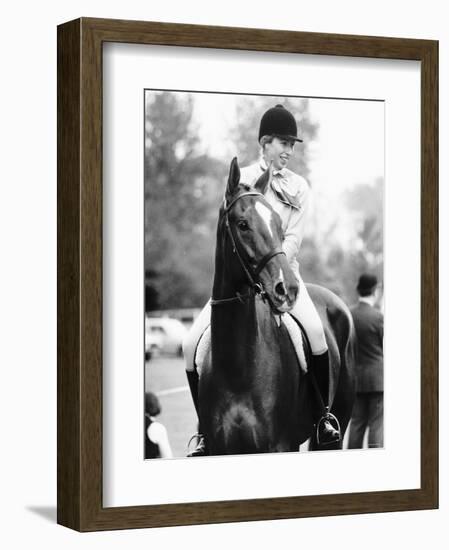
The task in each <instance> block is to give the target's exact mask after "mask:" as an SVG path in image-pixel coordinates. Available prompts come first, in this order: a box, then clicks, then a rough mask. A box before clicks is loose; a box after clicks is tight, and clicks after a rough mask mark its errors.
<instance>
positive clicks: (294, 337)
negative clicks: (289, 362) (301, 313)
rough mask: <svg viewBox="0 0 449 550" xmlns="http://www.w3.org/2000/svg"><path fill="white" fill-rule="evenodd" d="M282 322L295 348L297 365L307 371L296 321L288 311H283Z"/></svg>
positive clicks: (302, 343) (300, 335)
mask: <svg viewBox="0 0 449 550" xmlns="http://www.w3.org/2000/svg"><path fill="white" fill-rule="evenodd" d="M282 322H283V323H284V325H285V327H286V329H287V330H288V333H289V335H290V339H291V341H292V344H293V347H294V348H295V351H296V355H297V357H298V361H299V366H300V367H301V370H302V371H303V372H304V373H306V372H307V359H306V354H305V351H304V342H303V339H302V333H301V329H300V328H299V325H298V323H297V322H296V321H295V320H294V319H293V317H292V316H291V315H290V314H289V313H284V314H283V315H282Z"/></svg>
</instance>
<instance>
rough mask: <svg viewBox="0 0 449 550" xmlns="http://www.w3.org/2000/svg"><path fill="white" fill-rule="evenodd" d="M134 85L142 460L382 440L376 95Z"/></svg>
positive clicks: (380, 138) (358, 445)
mask: <svg viewBox="0 0 449 550" xmlns="http://www.w3.org/2000/svg"><path fill="white" fill-rule="evenodd" d="M144 102H145V109H144V112H145V121H144V132H145V134H144V147H145V151H144V163H145V166H144V179H145V181H144V193H145V197H144V219H145V235H144V247H145V250H144V259H145V260H144V266H145V279H144V280H145V292H144V296H145V308H144V309H145V319H144V326H145V350H144V357H145V362H144V365H145V372H144V377H145V395H144V396H143V403H144V407H143V408H144V418H145V420H144V434H143V435H144V439H145V445H144V449H145V459H153V458H172V457H177V458H181V457H189V458H197V459H198V458H199V457H205V456H213V455H240V454H258V453H276V452H307V451H325V450H334V451H335V450H341V449H345V450H350V449H379V448H383V447H384V437H383V435H384V416H383V391H384V380H383V375H384V365H383V315H384V300H383V297H384V286H383V267H384V266H383V258H384V223H383V216H384V170H385V167H384V153H385V137H384V132H385V129H384V119H385V113H384V109H385V105H384V102H383V101H380V100H372V99H369V98H367V99H366V100H361V99H357V100H355V99H350V98H326V97H290V96H289V97H285V96H269V95H249V94H244V93H242V94H235V93H233V94H229V93H216V92H215V93H211V92H207V91H177V90H150V89H147V90H145V93H144Z"/></svg>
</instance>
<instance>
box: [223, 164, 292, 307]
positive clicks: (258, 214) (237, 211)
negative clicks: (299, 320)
mask: <svg viewBox="0 0 449 550" xmlns="http://www.w3.org/2000/svg"><path fill="white" fill-rule="evenodd" d="M270 178H271V167H270V168H268V169H267V170H266V171H265V172H264V173H263V174H262V175H261V176H260V178H259V179H258V180H257V182H256V183H255V184H254V186H249V185H246V184H241V183H240V169H239V166H238V162H237V159H236V158H234V159H233V160H232V163H231V167H230V170H229V178H228V183H227V187H226V194H225V202H224V205H223V207H222V209H221V211H220V222H219V231H221V233H222V237H223V242H224V243H226V244H225V245H224V247H223V249H222V253H223V254H224V255H225V257H224V258H223V262H224V265H227V266H228V270H227V271H228V273H231V274H232V276H233V278H234V283H235V286H236V287H239V286H243V285H245V284H248V285H250V286H252V287H254V288H256V290H257V289H259V290H261V291H263V292H264V293H265V295H266V296H267V297H268V299H269V301H270V303H271V306H272V308H273V309H274V311H276V312H285V311H289V310H290V309H291V308H292V307H293V304H294V302H295V300H296V296H297V293H298V283H297V280H296V278H295V276H294V274H293V271H292V270H291V268H290V266H289V264H288V261H287V258H286V256H285V254H284V252H283V251H282V239H283V232H282V225H281V219H280V217H279V215H278V214H277V212H275V211H274V210H273V208H272V207H271V205H270V204H269V203H268V201H267V200H266V199H265V197H264V192H265V189H266V187H267V185H268V183H269V181H270Z"/></svg>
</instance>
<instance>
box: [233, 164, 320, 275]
mask: <svg viewBox="0 0 449 550" xmlns="http://www.w3.org/2000/svg"><path fill="white" fill-rule="evenodd" d="M266 169H267V165H266V163H265V161H264V160H263V159H261V160H259V161H258V162H255V163H254V164H251V165H250V166H247V167H245V168H242V169H241V173H240V182H241V183H246V184H248V185H254V184H255V183H256V181H257V179H258V178H259V177H260V176H261V175H262V174H263V172H264V171H265V170H266ZM309 192H310V188H309V184H308V183H307V181H306V180H305V179H304V178H303V177H302V176H299V175H298V174H295V173H294V172H292V171H291V170H289V169H288V168H283V169H282V170H273V177H272V180H271V183H270V185H269V187H268V188H267V190H266V191H265V198H266V199H267V201H268V202H269V203H270V205H271V206H272V207H273V209H274V210H275V211H276V212H277V213H278V214H279V216H280V218H281V221H282V230H283V232H284V241H283V243H282V249H283V250H284V252H285V254H286V256H287V260H288V262H289V264H290V267H291V268H292V270H293V272H294V273H295V275H297V277H298V278H299V264H298V256H299V248H300V246H301V242H302V239H303V237H304V228H305V217H306V216H305V215H306V211H307V204H308V202H309V194H310V193H309Z"/></svg>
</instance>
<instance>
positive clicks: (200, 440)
mask: <svg viewBox="0 0 449 550" xmlns="http://www.w3.org/2000/svg"><path fill="white" fill-rule="evenodd" d="M186 374H187V381H188V383H189V388H190V393H191V395H192V400H193V404H194V405H195V410H196V414H197V416H198V419H199V405H198V381H199V376H198V373H197V372H196V369H194V370H192V371H189V370H186ZM192 439H196V440H197V445H196V447H195V449H194V450H193V451H192V452H191V453H189V454H188V455H187V456H206V455H207V454H208V453H207V449H206V440H205V438H204V435H203V434H202V433H201V428H200V425H199V423H198V433H197V434H195V435H193V436H192V437H191V439H190V441H192ZM190 441H189V443H190Z"/></svg>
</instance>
